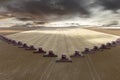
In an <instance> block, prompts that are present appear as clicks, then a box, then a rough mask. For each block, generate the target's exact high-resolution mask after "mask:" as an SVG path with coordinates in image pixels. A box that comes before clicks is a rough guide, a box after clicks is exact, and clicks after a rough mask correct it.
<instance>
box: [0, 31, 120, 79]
mask: <svg viewBox="0 0 120 80" xmlns="http://www.w3.org/2000/svg"><path fill="white" fill-rule="evenodd" d="M47 30H48V29H45V30H42V31H41V30H40V31H38V32H37V33H34V31H35V30H33V32H30V31H26V33H29V32H30V34H31V33H32V34H33V33H34V35H36V36H34V35H28V34H27V35H26V37H28V39H27V40H28V41H27V42H28V43H29V44H30V43H32V42H31V41H34V42H38V41H39V39H40V41H41V42H39V43H40V44H39V45H38V46H40V45H41V46H43V47H44V49H45V50H49V49H52V50H54V51H56V52H55V53H57V54H59V53H60V54H61V53H65V54H67V55H69V54H72V53H73V51H75V50H76V49H77V50H78V48H79V44H80V42H79V41H82V43H81V44H82V45H81V46H80V47H82V48H80V50H81V49H83V48H84V47H86V46H90V47H91V45H92V47H93V46H94V45H93V44H95V45H99V44H102V43H106V41H110V40H114V39H116V38H118V36H120V34H119V32H120V30H119V31H118V30H116V31H114V30H113V31H112V30H110V31H109V30H100V29H98V30H97V29H94V31H99V32H100V33H99V32H94V31H91V30H93V29H89V30H88V29H87V30H86V29H79V30H81V31H83V32H84V31H86V32H87V33H86V34H88V35H86V34H83V33H81V35H83V36H81V35H80V33H79V32H80V31H79V30H78V29H68V32H66V31H65V30H63V29H62V30H61V29H57V30H58V31H57V30H56V29H55V31H52V30H50V31H47ZM21 31H22V30H20V31H19V32H21ZM23 31H25V30H23ZM43 31H44V32H43ZM45 31H46V32H45ZM88 31H90V32H88ZM8 32H9V31H8ZM8 32H7V33H6V34H7V35H6V36H7V37H10V38H12V39H16V40H18V39H19V40H22V41H25V42H26V40H24V38H23V37H22V36H21V35H23V33H25V32H21V34H20V33H16V32H14V33H16V34H13V32H12V34H11V32H9V34H11V35H8ZM75 32H76V34H75ZM91 32H93V34H96V37H97V35H101V37H97V38H99V39H102V40H103V38H104V37H106V36H107V38H109V39H108V40H103V41H102V43H100V42H99V41H98V40H95V41H96V43H94V42H95V41H93V40H91V41H90V42H89V44H87V43H88V42H84V41H85V40H89V39H93V38H96V37H93V34H92V33H91ZM101 32H104V33H110V34H104V33H101ZM38 33H39V34H38ZM70 33H71V34H72V35H71V34H70ZM73 33H74V34H73ZM1 34H2V32H1ZM103 34H104V36H103ZM112 34H114V35H112ZM4 35H5V33H4ZM14 35H17V36H21V38H20V37H15V36H14ZM29 36H31V37H32V38H30V37H29ZM45 36H46V37H45ZM90 36H92V38H91V37H90ZM38 37H39V38H38ZM76 37H82V39H79V38H77V39H76ZM86 38H88V39H86ZM92 41H93V42H92ZM97 41H98V42H97ZM34 42H33V43H32V44H35V43H34ZM44 43H45V44H44ZM37 44H38V43H37ZM43 44H44V45H43ZM58 44H59V45H58ZM48 45H50V46H48ZM51 45H52V46H51ZM76 45H77V46H76ZM84 45H85V46H84ZM56 46H59V47H57V48H56ZM83 46H84V47H83ZM36 47H37V45H36ZM119 48H120V46H116V47H112V48H111V49H109V50H104V51H96V52H92V53H90V54H85V57H79V58H72V61H73V62H72V63H56V62H55V60H56V58H44V57H43V55H41V54H33V51H26V50H24V49H21V48H18V47H16V46H13V45H12V44H7V43H6V42H4V41H0V63H1V64H0V79H1V80H119V79H120V61H119V59H120V57H119V56H120V54H119V53H120V50H119ZM64 50H65V51H64ZM57 51H58V52H57Z"/></svg>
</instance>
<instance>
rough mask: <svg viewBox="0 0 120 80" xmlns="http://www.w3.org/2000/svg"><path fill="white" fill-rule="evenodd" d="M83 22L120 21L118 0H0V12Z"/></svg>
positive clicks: (102, 22)
mask: <svg viewBox="0 0 120 80" xmlns="http://www.w3.org/2000/svg"><path fill="white" fill-rule="evenodd" d="M4 11H8V12H14V13H16V14H18V13H19V15H23V14H30V15H34V16H39V17H41V18H42V19H48V20H56V19H57V20H60V21H61V20H72V21H80V22H82V23H85V24H87V23H88V24H90V23H95V24H109V25H111V24H118V25H119V23H120V0H0V12H4Z"/></svg>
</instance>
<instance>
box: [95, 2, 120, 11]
mask: <svg viewBox="0 0 120 80" xmlns="http://www.w3.org/2000/svg"><path fill="white" fill-rule="evenodd" d="M97 3H98V4H99V5H101V6H103V7H104V8H105V9H108V10H113V11H116V10H119V9H120V0H97Z"/></svg>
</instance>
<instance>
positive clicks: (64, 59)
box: [0, 35, 120, 62]
mask: <svg viewBox="0 0 120 80" xmlns="http://www.w3.org/2000/svg"><path fill="white" fill-rule="evenodd" d="M0 39H1V40H3V41H5V42H7V43H8V44H13V45H15V46H18V47H19V48H25V50H34V52H33V53H34V54H43V57H58V56H57V55H56V54H54V52H53V51H52V50H49V51H48V52H46V51H44V50H43V49H42V47H40V48H38V49H36V48H35V47H34V46H33V45H31V46H28V45H27V44H26V43H22V42H21V41H18V42H17V41H15V40H11V39H8V38H7V37H5V36H3V35H0ZM119 44H120V38H118V39H117V40H116V41H112V42H111V43H106V44H102V45H101V46H100V47H97V46H94V47H93V49H89V48H85V50H84V51H83V52H81V53H80V52H79V51H75V52H74V54H73V55H71V56H70V57H84V55H83V54H88V53H90V52H92V51H98V50H104V49H110V48H111V47H114V46H117V45H119ZM56 62H72V60H71V58H68V57H67V56H66V55H64V54H63V55H61V57H60V58H59V59H57V60H56Z"/></svg>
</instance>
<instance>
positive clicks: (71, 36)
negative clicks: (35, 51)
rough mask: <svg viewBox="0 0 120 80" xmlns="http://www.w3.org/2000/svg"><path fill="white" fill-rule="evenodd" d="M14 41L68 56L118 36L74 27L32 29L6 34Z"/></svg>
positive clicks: (110, 40)
mask: <svg viewBox="0 0 120 80" xmlns="http://www.w3.org/2000/svg"><path fill="white" fill-rule="evenodd" d="M6 37H7V38H9V39H12V40H15V41H17V42H18V41H21V42H22V43H26V44H27V45H28V46H31V45H33V46H34V47H35V48H39V47H42V48H43V50H44V51H47V52H48V51H49V50H52V51H53V52H54V53H55V54H57V55H58V56H61V55H62V54H65V55H67V56H70V55H72V54H74V52H75V51H76V50H77V51H80V52H83V51H84V50H85V48H89V49H93V47H94V46H98V47H100V46H101V45H102V44H106V43H108V42H109V43H111V42H112V41H116V40H117V39H118V38H119V36H115V35H110V34H106V33H101V32H96V31H92V30H87V29H82V28H76V29H67V28H66V29H54V30H32V31H25V32H21V33H17V34H12V35H8V36H6Z"/></svg>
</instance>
